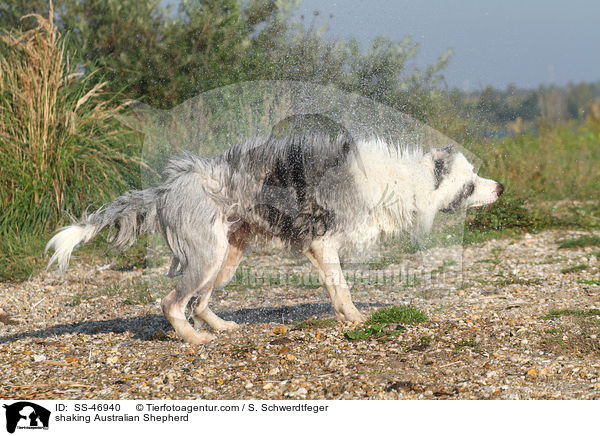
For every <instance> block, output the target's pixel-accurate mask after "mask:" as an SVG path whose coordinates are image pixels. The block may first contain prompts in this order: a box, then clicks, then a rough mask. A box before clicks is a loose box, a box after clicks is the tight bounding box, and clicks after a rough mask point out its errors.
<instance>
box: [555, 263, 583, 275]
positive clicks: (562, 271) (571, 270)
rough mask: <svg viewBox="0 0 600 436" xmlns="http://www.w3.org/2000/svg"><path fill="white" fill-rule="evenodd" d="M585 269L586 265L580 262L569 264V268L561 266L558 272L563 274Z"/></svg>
mask: <svg viewBox="0 0 600 436" xmlns="http://www.w3.org/2000/svg"><path fill="white" fill-rule="evenodd" d="M586 269H588V266H587V265H585V264H581V265H575V266H571V267H569V268H563V269H561V270H560V272H561V273H563V274H570V273H575V272H579V271H584V270H586Z"/></svg>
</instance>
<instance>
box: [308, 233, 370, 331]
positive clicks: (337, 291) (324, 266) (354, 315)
mask: <svg viewBox="0 0 600 436" xmlns="http://www.w3.org/2000/svg"><path fill="white" fill-rule="evenodd" d="M304 255H305V256H306V257H308V259H309V260H310V261H311V263H312V264H313V265H314V266H315V268H316V269H317V271H318V272H319V277H320V279H321V281H322V282H323V283H324V284H325V288H326V289H327V292H328V293H329V297H330V298H331V303H332V305H333V312H334V314H335V317H336V319H337V320H338V321H341V322H362V321H364V320H365V317H364V316H363V315H361V313H360V312H359V311H358V309H357V308H356V307H355V306H354V303H352V298H351V297H350V288H349V287H348V284H347V283H346V280H345V278H344V272H343V271H342V267H341V266H340V259H339V256H338V251H337V247H336V245H335V244H333V243H332V242H331V241H329V240H327V239H318V240H315V241H313V243H312V244H311V246H310V248H309V249H308V250H307V251H306V252H305V253H304Z"/></svg>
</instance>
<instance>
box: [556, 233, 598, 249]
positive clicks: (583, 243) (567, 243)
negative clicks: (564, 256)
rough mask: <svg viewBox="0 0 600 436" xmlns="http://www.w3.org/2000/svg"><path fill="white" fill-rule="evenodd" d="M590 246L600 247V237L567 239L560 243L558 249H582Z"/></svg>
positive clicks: (590, 236)
mask: <svg viewBox="0 0 600 436" xmlns="http://www.w3.org/2000/svg"><path fill="white" fill-rule="evenodd" d="M590 246H600V236H596V235H586V236H581V237H580V238H575V239H565V240H562V241H560V245H559V246H558V248H582V247H590Z"/></svg>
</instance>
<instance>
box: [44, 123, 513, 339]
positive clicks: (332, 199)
mask: <svg viewBox="0 0 600 436" xmlns="http://www.w3.org/2000/svg"><path fill="white" fill-rule="evenodd" d="M502 190H503V188H502V185H500V184H499V183H497V182H494V181H492V180H487V179H483V178H480V177H478V176H477V175H476V174H475V173H474V172H473V167H472V166H471V165H470V164H469V162H467V160H466V159H465V157H464V156H463V155H462V154H461V153H458V152H456V151H454V150H453V149H451V148H447V149H442V150H437V149H436V150H432V151H430V152H428V153H425V152H423V151H422V150H420V149H411V150H409V149H407V148H403V147H401V146H398V145H397V144H392V143H389V142H386V141H383V140H379V139H377V138H372V139H359V140H354V139H353V138H352V137H350V135H349V134H348V132H347V131H346V130H345V129H344V128H343V127H341V126H340V125H338V124H336V123H333V122H331V121H330V120H328V119H327V118H325V117H321V116H319V115H307V116H298V117H291V118H290V119H287V120H286V121H285V122H284V123H281V124H280V125H279V126H277V127H276V128H275V129H274V130H273V133H272V135H271V137H269V138H268V139H266V140H261V139H255V140H253V141H249V142H248V143H245V144H239V145H235V146H233V147H232V148H230V149H229V150H228V151H226V152H224V153H223V154H221V155H218V156H216V157H215V158H212V159H206V158H200V157H197V156H195V155H193V154H189V153H187V154H184V155H183V156H180V157H178V158H176V159H173V160H172V161H171V162H170V164H169V166H168V168H167V180H166V181H165V182H164V183H163V184H162V185H160V186H157V187H152V188H149V189H146V190H143V191H132V192H128V193H126V194H124V195H123V196H121V197H119V198H117V199H116V200H115V201H114V202H112V203H111V204H109V205H107V206H106V207H104V208H102V209H100V210H98V211H96V212H94V213H93V214H91V215H89V216H87V217H83V218H82V219H81V221H80V222H78V223H75V224H73V225H71V226H68V227H65V228H63V229H61V230H60V231H59V232H58V233H57V234H56V235H55V236H54V237H53V238H52V239H51V240H50V241H49V242H48V245H47V247H46V249H47V250H48V249H54V250H55V252H54V254H53V256H52V258H51V259H50V264H52V263H53V262H57V263H58V265H59V267H60V269H61V270H63V271H64V270H65V269H66V267H67V266H68V262H69V258H70V255H71V252H72V251H73V249H74V248H75V247H76V246H77V245H79V244H81V243H85V242H88V241H89V240H91V239H92V238H93V237H94V236H96V235H97V234H98V232H100V231H101V230H103V229H105V228H107V227H115V228H116V229H117V232H116V235H115V237H114V243H115V244H116V245H117V246H121V247H122V246H126V245H128V244H131V243H133V241H134V240H135V238H136V237H137V236H138V235H140V234H142V233H145V232H152V231H160V232H161V233H162V235H163V236H164V238H165V240H166V241H167V243H168V245H169V247H170V249H171V251H172V253H173V263H172V266H171V271H170V273H171V274H181V276H182V277H181V281H180V282H179V283H178V285H177V287H176V289H175V290H174V291H172V292H171V293H170V294H169V295H168V296H166V297H165V298H164V299H163V302H162V306H163V312H164V314H165V316H166V317H167V318H168V319H169V321H170V322H171V324H172V325H173V327H174V329H175V331H176V332H177V333H178V334H179V336H181V337H182V338H183V339H184V340H185V341H187V342H190V343H195V344H198V343H206V342H208V341H210V340H211V339H213V338H214V336H213V335H212V334H210V333H208V332H206V331H196V330H194V329H193V328H192V326H191V325H190V323H188V321H187V320H186V318H185V315H184V310H185V307H186V304H187V303H188V301H189V299H190V298H191V297H193V296H196V297H198V299H199V303H198V305H197V306H196V308H195V309H194V319H195V320H197V321H200V320H202V321H205V322H207V323H208V324H209V325H210V326H211V327H213V328H214V329H216V330H223V329H229V328H235V327H237V326H236V324H235V323H233V322H229V321H224V320H222V319H221V318H219V317H218V316H217V315H216V314H214V313H213V312H212V311H211V310H210V309H209V308H208V300H209V298H210V293H211V291H212V289H214V288H218V287H220V286H224V285H225V284H226V283H227V282H228V281H229V280H230V279H231V277H232V276H233V274H234V272H235V269H236V267H237V265H238V264H239V262H240V260H241V257H242V255H243V253H244V249H245V247H246V244H247V243H248V241H249V240H250V238H251V237H254V238H257V239H258V240H260V241H261V242H263V243H276V244H277V245H279V246H283V247H284V248H285V249H287V250H289V251H293V252H298V253H303V254H304V255H306V256H307V257H308V258H309V259H310V261H311V262H312V263H313V265H314V266H315V267H316V268H317V270H318V272H319V276H320V278H321V280H322V281H323V282H324V284H325V286H326V288H327V290H328V292H329V294H330V297H331V299H332V303H333V309H334V313H335V315H336V317H337V318H338V319H339V320H340V321H351V322H352V321H361V320H362V319H363V317H362V315H361V314H360V313H359V312H358V310H357V309H356V307H355V306H354V304H353V303H352V301H351V298H350V293H349V289H348V286H347V284H346V283H345V281H344V277H343V273H342V270H341V267H340V262H339V253H340V251H342V250H344V249H345V248H352V249H354V250H356V249H362V248H365V247H367V246H370V245H372V244H373V243H375V242H376V241H377V240H378V239H379V238H380V237H381V236H382V235H384V234H385V235H390V234H394V233H397V232H408V233H410V234H414V235H423V234H425V233H427V232H428V231H429V230H430V229H431V226H432V223H433V220H434V218H435V215H436V213H437V212H439V211H445V212H450V213H451V212H455V211H457V210H459V209H463V208H466V207H476V206H481V205H484V204H488V203H491V202H493V201H495V200H496V199H497V198H498V197H499V196H500V195H501V194H502Z"/></svg>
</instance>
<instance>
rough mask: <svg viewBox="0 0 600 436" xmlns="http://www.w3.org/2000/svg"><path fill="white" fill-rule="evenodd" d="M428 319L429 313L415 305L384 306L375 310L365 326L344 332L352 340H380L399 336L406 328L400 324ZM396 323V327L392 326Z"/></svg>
mask: <svg viewBox="0 0 600 436" xmlns="http://www.w3.org/2000/svg"><path fill="white" fill-rule="evenodd" d="M424 321H427V315H425V312H423V311H422V310H420V309H417V308H416V307H413V306H409V305H407V306H392V307H384V308H383V309H379V310H377V311H376V312H374V313H373V314H372V315H371V316H370V317H369V319H368V320H367V321H366V323H365V327H363V328H361V329H355V330H351V331H348V332H346V333H344V336H345V337H346V338H347V339H350V340H352V341H356V340H361V339H377V340H378V341H380V342H385V341H388V340H390V339H391V338H392V337H394V336H398V335H400V334H401V333H402V331H403V330H404V327H403V326H401V325H400V324H416V323H420V322H424ZM393 325H396V326H395V327H392V326H393Z"/></svg>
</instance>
